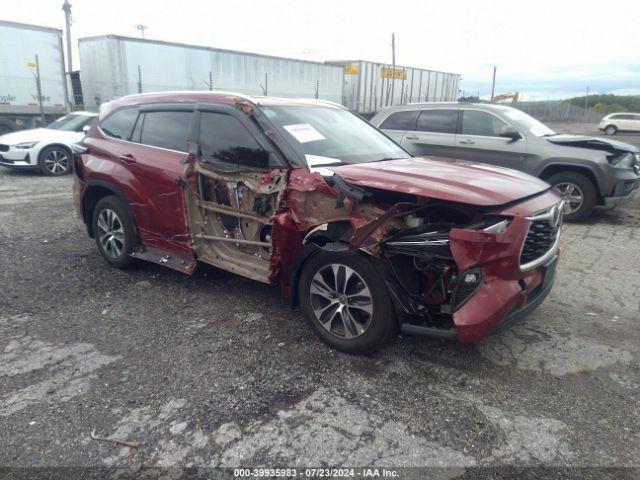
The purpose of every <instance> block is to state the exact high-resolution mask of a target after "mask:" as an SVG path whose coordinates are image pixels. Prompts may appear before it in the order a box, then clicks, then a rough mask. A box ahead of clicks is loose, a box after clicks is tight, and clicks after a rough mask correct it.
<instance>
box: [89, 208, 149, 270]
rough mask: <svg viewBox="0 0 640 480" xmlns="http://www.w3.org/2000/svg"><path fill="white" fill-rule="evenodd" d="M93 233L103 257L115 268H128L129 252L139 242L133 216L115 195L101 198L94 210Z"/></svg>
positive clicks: (129, 261)
mask: <svg viewBox="0 0 640 480" xmlns="http://www.w3.org/2000/svg"><path fill="white" fill-rule="evenodd" d="M93 234H94V237H95V240H96V243H97V245H98V250H99V251H100V253H101V254H102V257H103V258H104V259H105V260H106V261H107V263H109V265H111V266H112V267H115V268H128V267H131V266H132V265H134V263H135V259H133V258H131V257H130V256H129V254H130V253H131V252H132V250H133V248H134V247H135V246H136V245H137V244H138V237H137V234H136V229H135V225H134V223H133V217H132V216H131V213H130V212H129V209H128V208H127V206H126V205H123V204H122V202H121V201H120V200H118V198H117V197H115V196H108V197H104V198H101V199H100V200H99V201H98V203H97V204H96V207H95V209H94V210H93Z"/></svg>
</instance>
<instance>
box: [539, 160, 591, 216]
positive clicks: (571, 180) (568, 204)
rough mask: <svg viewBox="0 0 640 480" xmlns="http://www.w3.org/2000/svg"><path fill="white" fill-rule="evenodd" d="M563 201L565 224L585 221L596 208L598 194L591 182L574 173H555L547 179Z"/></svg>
mask: <svg viewBox="0 0 640 480" xmlns="http://www.w3.org/2000/svg"><path fill="white" fill-rule="evenodd" d="M547 182H549V183H550V184H551V185H552V186H553V188H554V189H555V191H556V192H557V193H558V194H559V195H560V196H561V197H562V199H563V200H564V212H563V213H564V219H565V220H566V221H567V222H580V221H582V220H585V219H586V218H587V217H589V215H591V213H592V212H593V209H594V208H595V206H596V201H597V200H598V192H597V191H596V187H595V185H594V184H593V182H592V181H591V180H590V179H589V178H588V177H586V176H584V175H582V174H580V173H575V172H562V173H556V174H555V175H552V176H551V177H549V178H548V179H547Z"/></svg>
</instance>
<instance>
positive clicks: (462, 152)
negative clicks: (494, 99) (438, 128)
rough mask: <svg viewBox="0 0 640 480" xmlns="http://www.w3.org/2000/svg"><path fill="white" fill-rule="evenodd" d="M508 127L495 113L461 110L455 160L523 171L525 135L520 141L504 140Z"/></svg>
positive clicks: (525, 147)
mask: <svg viewBox="0 0 640 480" xmlns="http://www.w3.org/2000/svg"><path fill="white" fill-rule="evenodd" d="M506 126H508V124H507V123H506V122H505V121H504V120H502V119H500V118H498V117H497V116H496V115H494V114H492V113H489V112H485V111H482V110H475V109H471V108H463V109H461V110H460V126H459V129H458V135H457V136H456V152H455V157H456V158H460V159H463V160H470V161H472V162H480V163H489V164H491V165H498V166H501V167H508V168H514V169H516V170H522V169H523V168H524V167H525V155H526V150H527V142H526V140H525V139H524V135H522V138H521V139H520V140H513V139H511V138H505V137H501V136H500V132H501V131H502V129H503V128H504V127H506Z"/></svg>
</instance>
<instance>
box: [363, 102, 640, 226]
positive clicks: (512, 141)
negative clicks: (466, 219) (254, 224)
mask: <svg viewBox="0 0 640 480" xmlns="http://www.w3.org/2000/svg"><path fill="white" fill-rule="evenodd" d="M371 123H372V124H373V125H375V126H376V127H378V128H380V129H382V130H383V131H384V132H385V133H386V134H387V135H389V136H390V137H391V138H393V139H394V140H396V142H398V143H399V144H400V145H402V146H403V147H404V148H405V149H406V150H409V152H411V153H412V154H413V155H415V156H438V157H449V158H456V159H462V160H469V161H473V162H482V163H490V164H492V165H498V166H502V167H508V168H513V169H516V170H521V171H523V172H526V173H529V174H531V175H534V176H536V177H539V178H542V179H544V180H546V181H547V182H549V183H550V184H551V185H553V186H554V187H555V188H556V190H557V191H558V192H559V193H560V195H561V196H562V197H563V198H564V200H565V204H564V205H565V207H564V208H565V211H564V214H565V219H566V220H569V221H579V220H583V219H585V218H587V217H588V216H589V215H590V214H591V212H592V211H593V209H594V208H595V206H596V205H602V206H604V207H609V208H611V207H614V206H616V205H621V204H623V203H626V202H629V201H631V200H632V199H633V197H634V196H635V193H636V189H637V188H638V175H639V174H640V150H639V149H638V148H636V147H634V146H633V145H629V144H626V143H622V142H617V141H613V140H608V139H604V138H598V137H588V136H577V135H559V134H557V133H556V132H554V131H553V130H551V129H550V128H549V127H547V126H546V125H544V124H543V123H540V122H539V121H538V120H536V119H535V118H533V117H531V116H529V115H527V114H526V113H524V112H522V111H520V110H518V109H516V108H512V107H508V106H504V105H492V104H471V103H420V104H409V105H402V106H395V107H389V108H385V109H383V110H381V111H380V112H378V114H377V115H376V116H375V117H373V118H372V119H371Z"/></svg>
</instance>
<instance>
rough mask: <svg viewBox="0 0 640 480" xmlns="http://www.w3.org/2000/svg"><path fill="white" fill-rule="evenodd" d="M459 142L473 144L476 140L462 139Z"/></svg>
mask: <svg viewBox="0 0 640 480" xmlns="http://www.w3.org/2000/svg"><path fill="white" fill-rule="evenodd" d="M458 143H462V144H463V145H473V144H474V143H476V142H475V141H474V140H460V141H459V142H458Z"/></svg>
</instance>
